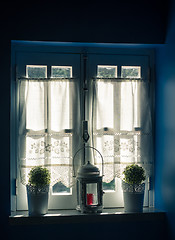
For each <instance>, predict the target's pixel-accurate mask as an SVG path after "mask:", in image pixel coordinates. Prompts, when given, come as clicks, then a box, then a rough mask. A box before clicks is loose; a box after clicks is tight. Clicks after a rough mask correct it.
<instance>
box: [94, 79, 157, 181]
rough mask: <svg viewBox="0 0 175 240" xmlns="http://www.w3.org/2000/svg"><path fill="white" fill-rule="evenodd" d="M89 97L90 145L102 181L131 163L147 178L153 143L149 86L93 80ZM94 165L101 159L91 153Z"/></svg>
mask: <svg viewBox="0 0 175 240" xmlns="http://www.w3.org/2000/svg"><path fill="white" fill-rule="evenodd" d="M93 84H94V97H93V110H92V111H93V114H92V116H93V117H92V118H93V119H92V122H93V144H94V146H95V147H96V148H97V149H98V150H99V151H100V152H101V153H102V155H103V158H104V178H103V181H104V182H107V183H109V182H111V181H112V180H113V179H114V178H115V177H116V176H117V177H121V176H122V172H123V170H124V168H125V167H126V166H127V165H128V164H131V163H137V164H139V165H142V166H143V167H144V168H145V170H146V174H147V175H151V172H152V165H153V141H152V118H151V100H150V99H151V98H150V92H149V83H148V82H144V81H141V80H135V81H134V80H129V79H123V80H121V79H120V80H116V79H113V80H112V79H111V80H110V79H97V80H95V81H94V83H93ZM95 164H96V165H97V166H98V167H99V168H101V159H100V157H99V156H98V154H95Z"/></svg>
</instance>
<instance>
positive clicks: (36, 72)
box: [26, 65, 47, 78]
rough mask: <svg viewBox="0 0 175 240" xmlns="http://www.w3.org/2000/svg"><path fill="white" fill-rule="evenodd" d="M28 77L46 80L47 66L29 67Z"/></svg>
mask: <svg viewBox="0 0 175 240" xmlns="http://www.w3.org/2000/svg"><path fill="white" fill-rule="evenodd" d="M26 77H28V78H46V77H47V66H38V65H27V66H26Z"/></svg>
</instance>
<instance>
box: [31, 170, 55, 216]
mask: <svg viewBox="0 0 175 240" xmlns="http://www.w3.org/2000/svg"><path fill="white" fill-rule="evenodd" d="M28 176H29V180H28V184H27V185H26V187H27V200H28V210H29V215H30V216H37V215H44V214H46V213H47V212H48V195H49V194H48V193H49V184H50V172H49V170H48V169H47V168H44V167H39V166H38V167H34V168H32V169H31V170H30V172H29V175H28Z"/></svg>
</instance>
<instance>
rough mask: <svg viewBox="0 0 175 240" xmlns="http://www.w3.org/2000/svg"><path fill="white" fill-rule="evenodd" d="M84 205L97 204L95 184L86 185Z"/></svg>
mask: <svg viewBox="0 0 175 240" xmlns="http://www.w3.org/2000/svg"><path fill="white" fill-rule="evenodd" d="M86 193H87V198H86V204H87V205H97V204H98V194H97V183H88V184H86Z"/></svg>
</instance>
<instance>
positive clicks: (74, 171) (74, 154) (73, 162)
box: [72, 146, 104, 177]
mask: <svg viewBox="0 0 175 240" xmlns="http://www.w3.org/2000/svg"><path fill="white" fill-rule="evenodd" d="M85 148H91V149H94V150H95V151H97V152H98V153H99V155H100V157H101V160H102V176H104V161H103V156H102V154H101V153H100V151H99V150H97V149H96V148H95V147H91V146H84V147H82V148H80V149H78V150H77V151H76V153H75V154H74V156H73V160H72V162H73V171H74V176H73V177H76V175H75V168H74V160H75V157H76V155H77V154H78V153H79V152H80V151H81V150H82V149H85Z"/></svg>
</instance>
